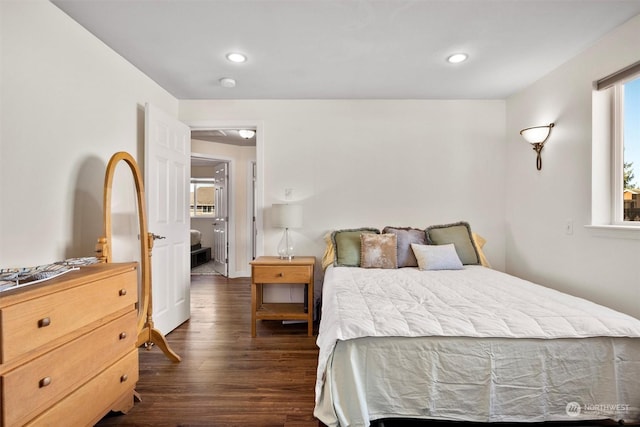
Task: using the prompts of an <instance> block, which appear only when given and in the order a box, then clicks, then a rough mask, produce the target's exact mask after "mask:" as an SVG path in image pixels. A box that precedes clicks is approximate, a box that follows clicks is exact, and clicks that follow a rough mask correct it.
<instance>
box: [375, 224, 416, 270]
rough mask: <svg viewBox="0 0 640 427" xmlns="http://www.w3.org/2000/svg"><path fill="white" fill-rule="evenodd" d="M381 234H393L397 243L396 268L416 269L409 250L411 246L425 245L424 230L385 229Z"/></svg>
mask: <svg viewBox="0 0 640 427" xmlns="http://www.w3.org/2000/svg"><path fill="white" fill-rule="evenodd" d="M382 232H383V233H385V234H386V233H390V234H395V235H396V238H397V241H398V268H399V267H417V266H418V261H416V256H415V255H414V253H413V250H411V244H412V243H416V244H418V245H426V244H427V236H426V235H425V233H424V230H420V229H418V228H410V227H389V226H387V227H385V228H384V229H382Z"/></svg>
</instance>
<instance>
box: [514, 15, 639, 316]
mask: <svg viewBox="0 0 640 427" xmlns="http://www.w3.org/2000/svg"><path fill="white" fill-rule="evenodd" d="M638 46H640V16H638V17H635V18H634V19H632V20H631V21H629V22H627V23H626V24H624V25H622V26H621V27H619V28H617V29H616V30H614V31H613V32H612V33H610V34H608V35H607V36H606V37H604V38H603V39H602V40H600V41H599V42H598V43H597V44H596V45H594V46H593V47H591V48H590V49H588V50H587V51H585V52H583V53H582V54H580V55H578V56H577V57H575V58H574V59H572V60H571V61H568V62H567V63H566V64H564V65H563V66H561V67H560V68H558V69H557V70H555V71H554V72H552V73H550V74H549V75H548V76H546V77H545V78H543V79H541V80H540V81H538V82H537V83H535V84H534V85H532V86H531V87H529V88H527V89H525V90H523V91H522V92H520V93H518V94H516V95H514V96H512V97H511V98H509V99H508V100H507V124H506V140H507V157H506V160H507V161H506V168H507V169H506V171H507V180H506V182H507V192H506V195H507V197H506V199H507V203H506V219H507V226H506V270H507V272H509V273H511V274H514V275H517V276H521V277H524V278H527V279H530V280H533V281H536V282H539V283H541V284H544V285H547V286H550V287H554V288H557V289H559V290H562V291H564V292H568V293H571V294H575V295H578V296H581V297H585V298H588V299H591V300H593V301H596V302H598V303H601V304H604V305H607V306H610V307H612V308H615V309H618V310H620V311H623V312H626V313H628V314H631V315H633V316H635V317H640V268H638V266H639V265H640V240H638V239H639V238H640V234H639V233H638V232H635V233H633V232H627V233H624V232H618V233H615V234H614V233H613V232H611V233H606V232H602V231H595V230H593V229H589V228H585V227H584V226H585V225H589V224H590V223H591V177H592V86H593V82H594V81H595V80H597V79H599V78H602V77H604V76H606V75H608V74H610V73H612V72H614V71H616V70H618V69H621V68H623V67H625V66H627V65H629V64H631V63H634V62H636V61H638V60H640V50H639V49H638ZM550 122H556V126H555V128H554V129H553V132H552V134H551V137H550V138H549V141H548V142H547V144H546V145H545V148H544V150H543V152H542V156H543V158H542V161H543V166H542V171H540V172H538V171H537V170H536V168H535V153H534V152H533V151H532V150H531V148H530V146H529V145H528V144H526V143H525V142H524V141H523V140H522V138H521V137H520V135H519V134H518V132H519V130H520V129H522V128H524V127H528V126H536V125H541V124H548V123H550ZM595 161H596V162H599V161H601V159H600V156H598V155H596V156H595ZM568 220H572V221H573V224H574V228H573V234H571V235H568V234H566V233H565V226H566V223H567V221H568Z"/></svg>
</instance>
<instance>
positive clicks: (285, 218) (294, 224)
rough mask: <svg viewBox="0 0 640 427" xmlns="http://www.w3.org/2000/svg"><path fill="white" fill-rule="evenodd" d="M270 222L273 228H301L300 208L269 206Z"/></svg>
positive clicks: (293, 206) (297, 206)
mask: <svg viewBox="0 0 640 427" xmlns="http://www.w3.org/2000/svg"><path fill="white" fill-rule="evenodd" d="M271 220H272V225H273V226H274V227H279V228H300V227H302V206H301V205H286V204H274V205H272V206H271Z"/></svg>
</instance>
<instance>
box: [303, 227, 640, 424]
mask: <svg viewBox="0 0 640 427" xmlns="http://www.w3.org/2000/svg"><path fill="white" fill-rule="evenodd" d="M457 225H460V224H457ZM464 227H465V228H466V229H467V230H468V231H469V233H470V228H469V227H468V225H464ZM355 231H356V232H355V233H354V230H349V232H350V233H353V234H354V235H359V237H360V238H362V234H364V233H366V234H368V233H372V234H376V233H375V230H374V231H367V232H362V229H361V230H355ZM385 234H388V233H385ZM427 236H428V232H427ZM449 237H451V236H449ZM458 237H459V236H458ZM453 240H455V239H453ZM458 240H459V239H458ZM354 242H356V240H355V239H352V243H354ZM332 243H333V247H334V250H335V251H336V252H337V253H336V254H335V255H334V259H335V260H334V262H333V263H332V264H331V265H329V266H328V267H327V269H326V271H325V279H324V283H323V291H322V295H323V297H322V304H323V305H322V319H321V323H320V331H319V335H318V339H317V343H318V346H319V348H320V351H319V359H318V371H317V381H316V406H315V411H314V415H315V416H316V417H317V418H318V419H319V420H320V421H321V422H322V423H324V424H325V425H327V426H368V425H370V423H371V422H372V421H374V420H382V419H388V418H412V419H434V420H457V421H474V422H543V421H579V420H598V419H611V420H615V421H618V420H623V421H625V422H627V423H628V422H639V421H640V381H639V379H640V321H639V320H637V319H635V318H633V317H630V316H627V315H625V314H622V313H619V312H616V311H614V310H611V309H608V308H606V307H603V306H600V305H597V304H594V303H592V302H590V301H587V300H584V299H580V298H576V297H573V296H570V295H567V294H563V293H561V292H558V291H555V290H552V289H549V288H545V287H543V286H539V285H537V284H534V283H531V282H528V281H525V280H521V279H519V278H516V277H514V276H510V275H508V274H505V273H501V272H499V271H496V270H492V269H490V268H487V267H485V266H483V265H481V264H482V263H480V262H479V256H478V255H479V254H478V253H477V252H478V247H477V244H476V243H475V242H474V241H473V239H472V238H471V245H472V246H474V247H473V248H472V249H473V251H475V252H476V257H477V258H476V262H475V263H473V262H471V263H470V262H466V263H461V264H462V265H461V266H460V267H459V268H455V269H449V268H446V269H433V270H431V269H423V268H422V267H423V265H420V266H407V265H406V264H407V263H406V262H405V263H397V264H396V265H395V267H393V263H392V264H391V266H387V267H386V268H384V267H371V266H370V265H369V264H368V265H367V266H366V267H362V265H364V261H365V255H364V246H361V250H362V252H361V254H360V255H361V259H357V257H356V258H353V259H352V260H351V261H350V262H347V263H346V265H345V264H344V262H345V261H349V260H348V259H347V258H344V256H343V258H342V259H341V260H340V250H342V253H343V255H344V254H346V253H347V246H345V245H344V244H343V245H342V246H341V245H340V243H341V242H340V241H337V240H336V239H334V240H333V242H332ZM422 243H424V244H425V245H424V246H429V245H434V243H435V242H434V241H429V238H428V237H427V239H426V241H425V242H420V246H421V247H422V246H423V245H422ZM439 243H442V242H439ZM439 243H435V244H436V245H438V244H439ZM463 243H464V244H466V242H463ZM394 244H395V245H396V246H395V247H396V251H397V256H398V259H399V258H400V257H401V255H402V254H401V252H402V251H403V245H404V250H405V252H406V239H404V240H403V242H400V238H399V237H398V238H397V240H396V241H394ZM443 246H444V245H443ZM447 246H448V245H447ZM460 246H461V243H460V241H458V245H455V244H453V248H454V249H457V251H456V253H459V254H460V256H459V258H461V259H462V258H465V256H466V255H469V254H470V253H471V252H467V253H466V254H465V253H464V252H465V251H464V250H460V248H459V247H460ZM383 252H384V250H382V251H381V250H380V248H378V250H377V251H375V256H374V258H375V257H378V258H380V254H381V253H383ZM352 255H353V254H352ZM405 255H406V253H405ZM382 258H385V257H384V256H382ZM338 260H339V261H338ZM467 261H469V260H468V259H467ZM472 261H473V260H472ZM354 264H358V265H354ZM398 267H400V268H398Z"/></svg>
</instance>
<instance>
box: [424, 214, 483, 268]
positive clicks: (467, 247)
mask: <svg viewBox="0 0 640 427" xmlns="http://www.w3.org/2000/svg"><path fill="white" fill-rule="evenodd" d="M425 234H426V235H427V243H429V244H430V245H447V244H449V243H453V245H454V246H455V248H456V252H457V253H458V257H460V261H462V264H464V265H468V264H480V256H479V255H478V250H477V249H476V245H475V244H474V243H473V237H472V235H471V227H470V226H469V223H467V222H464V221H461V222H456V223H453V224H444V225H433V226H431V227H427V229H426V230H425Z"/></svg>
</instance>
